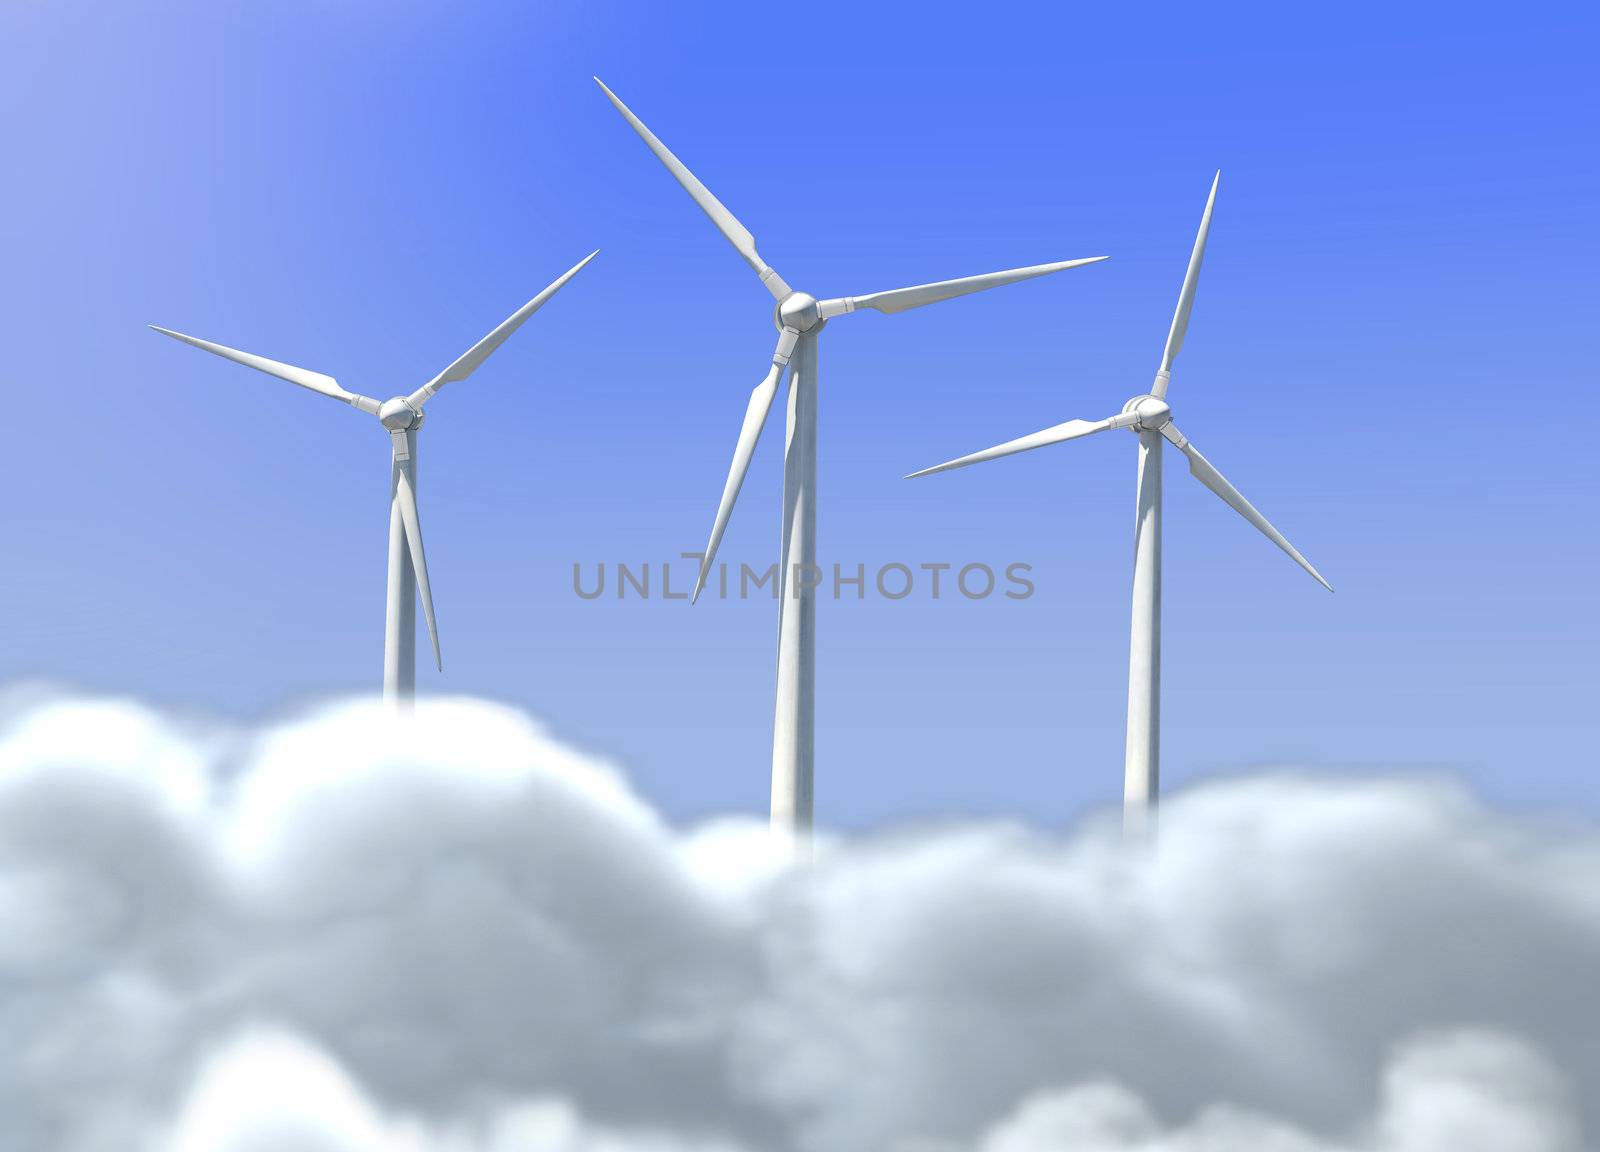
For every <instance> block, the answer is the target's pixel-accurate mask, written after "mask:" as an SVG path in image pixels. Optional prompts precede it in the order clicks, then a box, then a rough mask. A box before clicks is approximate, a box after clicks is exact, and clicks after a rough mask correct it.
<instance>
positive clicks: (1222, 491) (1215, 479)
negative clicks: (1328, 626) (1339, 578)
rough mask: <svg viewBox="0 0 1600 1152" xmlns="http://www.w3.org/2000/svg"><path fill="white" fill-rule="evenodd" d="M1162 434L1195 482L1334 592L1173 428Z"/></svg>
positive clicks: (1309, 562)
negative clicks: (1180, 455) (1185, 459)
mask: <svg viewBox="0 0 1600 1152" xmlns="http://www.w3.org/2000/svg"><path fill="white" fill-rule="evenodd" d="M1161 434H1162V435H1163V436H1165V437H1166V438H1167V439H1168V440H1170V441H1172V443H1173V445H1174V446H1175V447H1176V448H1177V449H1178V451H1180V452H1182V453H1183V454H1184V455H1185V456H1187V457H1188V458H1189V471H1190V472H1192V473H1194V476H1195V479H1197V480H1199V481H1200V483H1202V484H1204V485H1205V486H1206V487H1207V488H1209V489H1211V490H1212V491H1213V492H1215V493H1216V494H1217V495H1218V496H1220V497H1222V499H1223V502H1224V503H1226V504H1227V505H1228V506H1229V507H1230V508H1232V509H1233V510H1234V511H1235V512H1237V513H1239V515H1241V516H1243V517H1244V518H1245V519H1246V520H1248V521H1250V523H1252V524H1254V525H1255V526H1256V527H1257V528H1258V529H1260V531H1261V534H1262V535H1263V536H1265V537H1266V538H1267V539H1268V540H1271V541H1272V542H1273V543H1274V544H1276V545H1277V546H1278V547H1279V548H1282V549H1283V550H1284V551H1285V552H1287V553H1288V554H1289V556H1290V558H1291V559H1292V560H1294V562H1295V563H1296V564H1298V565H1300V567H1302V568H1304V569H1305V570H1306V571H1307V572H1309V573H1311V576H1312V578H1313V579H1315V580H1316V582H1317V583H1318V584H1321V585H1322V586H1323V587H1324V588H1326V589H1327V590H1328V591H1329V592H1332V591H1333V585H1332V584H1329V583H1328V582H1327V581H1326V580H1324V579H1323V578H1322V573H1321V572H1318V571H1317V570H1316V569H1315V568H1314V567H1312V565H1311V561H1309V560H1307V559H1306V558H1305V557H1304V556H1302V555H1300V550H1299V549H1297V548H1296V547H1295V546H1294V545H1293V544H1291V543H1289V541H1288V540H1286V539H1284V536H1283V533H1282V532H1279V531H1278V530H1277V529H1276V528H1274V527H1273V526H1272V523H1271V522H1270V521H1269V520H1268V519H1267V518H1266V517H1265V516H1263V515H1262V514H1261V513H1260V512H1258V511H1256V506H1255V505H1254V504H1252V503H1250V501H1248V500H1246V499H1245V498H1244V494H1243V493H1241V492H1240V491H1239V490H1238V489H1237V488H1235V487H1234V486H1233V485H1232V484H1229V483H1228V478H1227V477H1226V476H1224V475H1223V474H1222V473H1221V472H1218V471H1217V470H1216V468H1215V466H1213V465H1212V463H1211V461H1209V460H1207V459H1206V458H1205V457H1204V456H1202V455H1201V454H1200V449H1198V448H1196V447H1195V446H1194V445H1193V444H1191V443H1190V442H1189V438H1188V437H1187V436H1185V435H1184V434H1183V433H1182V432H1179V431H1178V429H1177V428H1176V427H1175V426H1173V425H1172V424H1168V425H1166V427H1164V428H1162V429H1161Z"/></svg>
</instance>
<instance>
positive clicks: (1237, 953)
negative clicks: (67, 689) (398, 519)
mask: <svg viewBox="0 0 1600 1152" xmlns="http://www.w3.org/2000/svg"><path fill="white" fill-rule="evenodd" d="M383 719H384V717H383V715H382V713H381V712H380V711H379V710H378V708H377V706H376V705H374V704H372V703H370V702H361V703H352V704H347V705H335V706H329V707H326V708H322V709H319V710H316V711H314V712H312V713H309V714H307V715H304V716H302V717H299V718H296V719H293V720H291V721H289V722H286V723H282V724H277V725H272V726H268V727H265V728H263V729H260V730H248V729H241V730H235V731H227V730H224V729H222V728H221V727H220V726H217V725H215V724H197V723H195V722H193V721H188V720H178V719H174V718H170V717H167V716H165V715H163V714H161V713H159V712H157V711H155V710H152V709H148V708H144V707H141V706H138V705H136V704H132V703H128V702H107V701H97V700H84V699H74V698H72V697H70V696H67V695H64V694H61V693H35V694H33V695H31V696H29V695H20V696H19V695H18V694H16V693H11V694H9V695H7V696H5V698H4V699H3V700H0V924H3V925H4V931H3V932H0V1035H5V1036H6V1037H7V1043H6V1045H5V1047H4V1048H0V1147H4V1148H6V1149H8V1150H9V1149H15V1150H17V1152H47V1150H48V1152H112V1150H115V1152H128V1150H129V1148H130V1146H131V1143H132V1142H131V1140H130V1136H129V1134H130V1133H141V1134H144V1139H145V1147H146V1148H147V1149H148V1150H149V1152H267V1149H269V1148H270V1149H271V1152H510V1150H511V1149H513V1148H515V1149H517V1150H518V1152H521V1150H522V1149H534V1150H536V1152H544V1150H549V1152H690V1150H693V1152H790V1150H795V1152H1038V1150H1042V1149H1044V1148H1046V1147H1049V1148H1061V1147H1072V1148H1074V1149H1075V1150H1076V1149H1080V1148H1081V1149H1084V1150H1086V1152H1222V1149H1233V1148H1239V1147H1249V1148H1250V1149H1251V1150H1252V1152H1446V1150H1447V1149H1448V1150H1449V1152H1480V1150H1481V1152H1489V1150H1490V1149H1493V1150H1494V1152H1575V1150H1576V1149H1578V1148H1579V1147H1580V1146H1581V1144H1582V1141H1581V1138H1580V1136H1579V1135H1578V1126H1579V1125H1580V1124H1581V1123H1582V1122H1583V1121H1584V1120H1585V1119H1590V1120H1592V1119H1593V1117H1585V1116H1584V1115H1583V1109H1584V1108H1585V1107H1588V1106H1590V1105H1589V1104H1587V1103H1586V1102H1592V1101H1595V1100H1596V1099H1600V1042H1597V1040H1596V1033H1597V1029H1596V1027H1595V1020H1594V1016H1593V1010H1592V1007H1590V1006H1591V1005H1592V1002H1593V996H1592V982H1593V974H1594V972H1595V971H1597V970H1600V833H1597V831H1596V830H1595V829H1594V828H1592V827H1588V826H1569V827H1565V828H1558V827H1557V826H1555V825H1553V824H1544V823H1540V822H1538V821H1535V820H1532V819H1529V818H1516V817H1511V816H1508V815H1505V814H1499V813H1495V812H1492V811H1489V810H1487V809H1485V808H1484V807H1482V806H1481V805H1479V804H1477V803H1476V802H1474V801H1473V800H1472V799H1471V798H1470V797H1468V796H1466V795H1464V794H1463V793H1461V792H1459V791H1457V790H1456V789H1454V788H1452V787H1450V786H1448V785H1446V784H1443V783H1438V782H1422V781H1416V780H1410V781H1376V780H1372V781H1360V782H1351V781H1335V780H1327V779H1316V778H1313V777H1310V776H1305V775H1300V774H1293V773H1284V774H1274V775H1263V776H1256V777H1251V778H1238V779H1231V780H1224V781H1218V782H1216V783H1212V784H1209V785H1206V786H1205V787H1202V788H1197V789H1194V790H1192V791H1190V792H1188V793H1186V794H1183V795H1180V796H1178V797H1176V798H1175V799H1174V801H1173V802H1172V803H1171V804H1170V805H1168V807H1167V808H1166V809H1165V811H1164V814H1163V826H1162V835H1161V840H1160V844H1159V847H1158V849H1157V850H1156V851H1154V852H1148V853H1130V852H1128V851H1126V850H1124V848H1123V847H1122V846H1121V845H1120V844H1119V842H1118V841H1117V839H1116V837H1115V835H1114V834H1113V833H1112V832H1111V830H1110V828H1111V822H1109V821H1107V822H1101V821H1091V822H1089V823H1088V824H1086V825H1085V826H1084V827H1082V828H1080V829H1078V830H1075V831H1073V832H1071V833H1069V834H1065V835H1047V834H1044V833H1040V832H1033V831H1028V830H1026V829H1023V828H1021V827H1016V826H1005V825H984V826H976V827H965V828H945V829H941V830H927V831H915V830H910V831H899V832H894V833H887V834H880V835H875V836H869V837H863V838H855V839H841V840H837V841H833V842H831V843H830V844H829V845H828V849H827V851H826V852H825V853H824V854H823V856H822V859H821V860H820V861H819V864H818V866H817V867H816V868H815V869H814V870H812V871H811V872H810V873H796V872H794V871H792V870H790V869H787V868H785V867H784V866H783V865H782V863H781V861H779V860H777V859H775V858H774V856H773V854H772V852H771V850H770V846H769V845H768V844H767V842H766V840H765V837H764V836H762V835H761V834H760V830H759V826H758V825H757V824H755V823H754V822H752V821H741V820H730V821H720V822H717V823H714V824H711V825H707V826H706V827H704V828H700V829H691V830H675V829H672V828H670V827H668V826H667V825H666V824H665V823H664V822H663V821H661V820H660V819H659V818H658V817H657V816H656V815H655V814H654V813H653V812H652V811H651V810H650V808H649V807H648V806H647V805H645V804H644V803H643V802H642V801H641V800H640V799H639V798H637V797H636V796H634V795H633V794H632V793H631V792H630V791H629V789H628V787H627V785H626V783H625V781H624V780H623V778H622V777H621V775H620V774H619V773H618V772H617V771H616V770H614V769H612V768H610V767H608V766H606V765H604V764H600V763H597V762H595V761H594V760H593V759H592V758H590V757H587V756H585V755H583V754H581V753H579V752H576V751H574V750H572V749H570V748H568V747H565V746H563V745H561V744H560V743H558V742H556V741H554V740H553V739H551V738H550V736H549V735H548V734H547V733H546V732H544V730H543V729H541V728H540V727H539V726H538V725H537V724H535V723H533V722H532V721H530V720H528V719H527V718H526V717H524V716H522V715H521V714H519V713H517V712H515V711H512V710H509V709H506V708H503V707H498V706H494V705H489V704H485V703H480V702H474V701H466V700H446V701H435V702H431V703H424V704H423V705H421V706H420V707H419V709H418V714H417V717H416V719H415V722H414V723H413V724H412V725H410V726H408V728H407V729H406V730H404V731H398V732H397V731H396V729H395V728H394V726H393V725H390V724H387V723H384V722H383ZM140 1152H144V1149H141V1150H140Z"/></svg>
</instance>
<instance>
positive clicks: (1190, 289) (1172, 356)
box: [1150, 171, 1222, 396]
mask: <svg viewBox="0 0 1600 1152" xmlns="http://www.w3.org/2000/svg"><path fill="white" fill-rule="evenodd" d="M1220 183H1222V173H1221V172H1220V171H1219V172H1218V173H1217V174H1216V176H1215V177H1214V178H1213V179H1212V181H1211V194H1210V195H1209V196H1207V197H1206V210H1205V212H1204V214H1202V215H1201V217H1200V231H1199V232H1198V233H1196V235H1195V238H1194V251H1192V252H1190V253H1189V268H1188V270H1187V271H1185V272H1184V274H1183V289H1182V290H1181V291H1180V292H1179V293H1178V310H1177V311H1176V312H1174V313H1173V314H1172V327H1171V328H1170V329H1168V331H1167V346H1166V348H1164V349H1163V350H1162V352H1161V367H1160V368H1158V369H1156V382H1155V384H1154V386H1152V387H1151V389H1150V390H1151V392H1153V393H1155V395H1157V396H1165V395H1166V394H1167V385H1168V383H1170V381H1171V379H1172V362H1173V361H1174V360H1176V359H1177V358H1178V350H1179V349H1180V348H1182V347H1183V338H1184V337H1185V336H1186V335H1188V332H1189V313H1190V312H1192V311H1193V310H1194V292H1195V289H1196V288H1197V287H1199V285H1200V265H1201V264H1202V263H1203V262H1204V261H1205V258H1206V239H1207V237H1209V236H1210V235H1211V210H1212V209H1213V208H1215V207H1216V204H1217V185H1218V184H1220Z"/></svg>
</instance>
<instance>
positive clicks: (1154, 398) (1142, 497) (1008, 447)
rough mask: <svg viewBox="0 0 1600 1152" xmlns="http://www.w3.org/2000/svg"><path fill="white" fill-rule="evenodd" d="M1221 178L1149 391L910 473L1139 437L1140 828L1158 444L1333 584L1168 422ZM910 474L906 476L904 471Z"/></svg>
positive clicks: (1155, 613) (1154, 747)
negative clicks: (1129, 434)
mask: <svg viewBox="0 0 1600 1152" xmlns="http://www.w3.org/2000/svg"><path fill="white" fill-rule="evenodd" d="M1221 179H1222V173H1221V172H1218V173H1217V175H1216V178H1215V179H1214V180H1212V182H1211V194H1210V196H1209V197H1207V199H1206V210H1205V214H1204V215H1203V216H1201V218H1200V232H1199V234H1198V235H1197V236H1196V237H1195V241H1194V251H1193V252H1192V253H1191V254H1190V256H1189V269H1188V271H1187V272H1186V273H1185V274H1184V277H1183V289H1182V291H1181V292H1179V293H1178V309H1177V311H1176V313H1174V315H1173V317H1172V328H1171V330H1170V331H1169V332H1168V333H1167V346H1166V348H1165V350H1164V351H1163V352H1162V353H1161V366H1160V367H1159V368H1157V369H1156V377H1155V382H1154V383H1153V384H1152V385H1151V386H1150V391H1149V392H1147V393H1143V394H1141V395H1138V396H1135V397H1134V398H1133V399H1132V400H1129V401H1128V402H1127V403H1126V404H1124V405H1123V406H1122V411H1121V412H1120V413H1119V414H1117V415H1116V416H1112V417H1111V418H1110V419H1107V420H1068V421H1067V422H1066V423H1065V424H1057V425H1056V426H1055V427H1053V428H1046V429H1044V430H1043V431H1042V432H1035V433H1033V435H1031V436H1023V437H1021V438H1019V439H1016V440H1008V441H1007V442H1006V443H1004V444H997V445H995V446H994V447H993V448H986V449H984V450H983V451H982V452H974V453H972V455H970V456H962V457H960V458H958V459H955V460H950V461H947V462H945V463H943V464H939V465H936V466H935V467H932V468H924V469H923V470H922V471H921V472H913V473H912V474H911V476H927V475H929V474H930V473H933V472H943V471H946V470H948V469H951V468H964V467H965V466H966V465H968V464H977V463H979V462H980V461H983V460H993V459H995V458H997V457H1000V456H1010V455H1012V454H1013V453H1016V452H1026V451H1028V450H1029V449H1030V448H1042V447H1044V446H1045V445H1046V444H1058V443H1060V442H1061V441H1063V440H1076V439H1078V438H1079V437H1080V436H1088V435H1091V434H1093V433H1095V432H1104V431H1106V430H1107V429H1110V428H1127V429H1129V430H1130V431H1133V432H1137V433H1138V436H1139V490H1138V502H1137V514H1136V516H1135V519H1134V536H1133V539H1134V551H1133V629H1132V631H1133V636H1132V642H1131V646H1130V650H1129V657H1128V743H1127V751H1126V758H1125V763H1124V779H1123V813H1124V821H1125V823H1126V824H1127V826H1128V827H1129V828H1130V829H1134V830H1142V829H1143V828H1144V827H1145V826H1146V825H1147V824H1148V822H1149V821H1150V819H1151V816H1152V813H1153V811H1154V808H1155V805H1156V799H1157V793H1158V790H1159V785H1160V760H1159V749H1160V739H1161V451H1162V448H1161V442H1162V440H1168V441H1170V442H1171V443H1172V446H1173V447H1174V448H1176V449H1177V450H1178V451H1180V452H1182V453H1183V454H1184V455H1185V456H1187V457H1188V458H1189V470H1190V471H1191V472H1192V473H1193V474H1194V476H1195V478H1196V479H1197V480H1199V481H1200V483H1202V484H1204V485H1205V486H1206V487H1207V488H1209V489H1211V490H1212V491H1213V492H1215V493H1216V494H1217V495H1218V496H1220V497H1222V499H1223V500H1224V501H1225V502H1226V503H1227V504H1228V506H1229V507H1231V508H1232V509H1233V510H1234V511H1235V512H1237V513H1239V515H1241V516H1243V517H1244V518H1245V519H1246V520H1248V521H1250V523H1252V524H1254V525H1255V526H1256V527H1257V528H1258V529H1260V530H1261V532H1262V533H1263V534H1264V535H1265V536H1266V537H1267V539H1269V540H1271V541H1272V542H1273V543H1274V544H1276V545H1277V546H1278V547H1279V548H1282V549H1283V550H1284V551H1285V552H1287V553H1288V554H1289V555H1290V556H1291V557H1292V558H1293V559H1294V562H1295V563H1296V564H1298V565H1300V567H1302V568H1304V569H1305V570H1306V571H1307V572H1309V573H1310V574H1311V575H1312V576H1313V577H1314V578H1315V579H1316V581H1317V582H1318V583H1319V584H1321V585H1322V586H1323V587H1324V588H1326V589H1327V590H1328V591H1330V592H1332V591H1333V586H1332V585H1331V584H1329V583H1328V582H1327V581H1326V580H1324V579H1323V578H1322V574H1321V573H1320V572H1318V571H1317V570H1316V569H1315V568H1313V567H1312V566H1311V562H1310V561H1308V560H1307V559H1306V558H1305V557H1304V556H1302V555H1300V553H1299V551H1298V550H1297V549H1296V548H1295V546H1294V545H1293V544H1290V543H1289V541H1288V540H1286V539H1284V537H1283V534H1282V533H1281V532H1279V531H1278V530H1277V529H1276V528H1274V527H1273V526H1272V525H1271V524H1270V523H1269V522H1268V521H1267V518H1266V517H1265V516H1263V515H1262V514H1261V513H1260V512H1258V511H1256V509H1255V506H1254V505H1253V504H1251V503H1250V501H1248V500H1246V499H1245V498H1244V497H1243V496H1242V495H1241V494H1240V493H1239V490H1238V489H1237V488H1235V487H1234V486H1233V485H1232V484H1230V483H1228V481H1227V479H1226V478H1225V477H1224V476H1223V475H1222V473H1221V472H1218V471H1217V470H1216V468H1214V467H1212V464H1211V461H1209V460H1207V459H1206V458H1205V457H1204V456H1202V455H1201V454H1200V450H1199V449H1198V448H1196V447H1195V446H1194V445H1193V444H1192V443H1190V441H1189V438H1188V437H1187V436H1185V435H1184V434H1183V433H1182V432H1179V431H1178V428H1177V425H1175V424H1173V422H1172V409H1171V408H1170V407H1168V405H1167V399H1166V397H1167V385H1168V383H1169V382H1170V381H1171V379H1172V362H1173V361H1174V360H1175V359H1177V356H1178V349H1179V348H1181V347H1183V337H1184V333H1185V332H1187V331H1188V328H1189V313H1190V311H1191V310H1192V309H1193V308H1194V292H1195V285H1196V284H1198V283H1199V281H1200V263H1201V261H1202V260H1203V259H1204V258H1205V252H1206V236H1207V234H1208V233H1209V232H1210V230H1211V210H1212V208H1213V207H1214V206H1215V204H1216V200H1217V184H1218V183H1219V182H1220V181H1221ZM908 479H909V477H908Z"/></svg>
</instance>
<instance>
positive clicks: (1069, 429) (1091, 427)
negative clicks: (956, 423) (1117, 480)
mask: <svg viewBox="0 0 1600 1152" xmlns="http://www.w3.org/2000/svg"><path fill="white" fill-rule="evenodd" d="M1133 421H1134V417H1132V416H1127V415H1119V416H1113V417H1111V418H1110V419H1109V420H1068V421H1067V422H1066V423H1065V424H1057V425H1056V426H1055V427H1053V428H1046V429H1044V430H1043V431H1042V432H1034V433H1032V434H1031V435H1028V436H1019V437H1017V439H1015V440H1007V441H1006V442H1005V443H1004V444H996V445H995V446H994V447H993V448H985V449H984V450H983V451H982V452H974V453H972V454H971V455H969V456H959V457H957V458H956V459H954V460H946V461H945V462H944V463H943V464H935V465H934V466H933V467H932V468H924V469H923V470H922V471H920V472H913V473H911V474H910V475H909V476H906V477H905V479H907V480H913V479H915V478H916V477H918V476H929V475H932V474H933V473H935V472H948V471H949V470H950V469H952V468H965V467H966V466H967V465H968V464H981V463H982V462H983V461H985V460H994V459H997V458H998V457H1001V456H1012V455H1015V454H1016V453H1018V452H1027V451H1028V450H1029V449H1032V448H1043V447H1044V446H1045V445H1046V444H1060V443H1061V442H1062V441H1063V440H1076V439H1078V438H1079V437H1080V436H1091V435H1093V434H1094V433H1096V432H1104V431H1106V429H1108V428H1126V427H1128V426H1129V425H1130V424H1132V423H1133Z"/></svg>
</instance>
